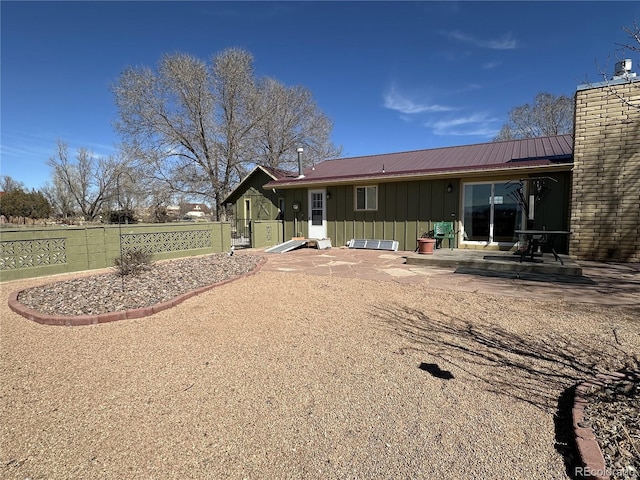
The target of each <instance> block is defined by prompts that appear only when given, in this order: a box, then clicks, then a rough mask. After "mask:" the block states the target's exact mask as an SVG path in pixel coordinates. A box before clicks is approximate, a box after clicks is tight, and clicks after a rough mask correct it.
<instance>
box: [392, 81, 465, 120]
mask: <svg viewBox="0 0 640 480" xmlns="http://www.w3.org/2000/svg"><path fill="white" fill-rule="evenodd" d="M384 106H385V108H388V109H389V110H395V111H397V112H400V113H403V114H405V115H411V114H418V113H429V112H451V111H453V110H456V109H455V108H454V107H450V106H447V105H441V104H438V103H431V102H426V101H424V100H421V99H418V98H412V97H411V96H409V95H408V94H405V93H401V92H400V91H399V90H398V88H397V87H396V86H395V85H393V86H391V88H390V89H389V91H387V93H385V94H384Z"/></svg>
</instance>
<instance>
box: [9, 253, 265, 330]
mask: <svg viewBox="0 0 640 480" xmlns="http://www.w3.org/2000/svg"><path fill="white" fill-rule="evenodd" d="M266 261H267V259H266V258H265V257H260V260H259V261H258V263H257V265H256V266H255V268H254V269H253V270H251V271H249V272H245V273H243V274H240V275H238V276H235V277H232V278H227V279H225V280H222V281H220V282H217V283H212V284H211V285H206V286H204V287H200V288H197V289H195V290H191V291H190V292H187V293H183V294H182V295H178V296H177V297H174V298H172V299H171V300H167V301H166V302H161V303H156V304H155V305H151V306H149V307H142V308H135V309H132V310H122V311H118V312H107V313H101V314H98V315H77V316H69V315H48V314H45V313H41V312H38V311H37V310H33V309H32V308H28V307H26V306H25V305H23V304H22V303H20V302H19V301H18V296H19V295H20V293H22V291H23V290H16V291H13V292H11V294H9V301H8V304H9V308H10V309H11V310H13V311H14V312H15V313H17V314H18V315H22V316H23V317H25V318H26V319H28V320H31V321H33V322H36V323H40V324H43V325H57V326H68V327H78V326H82V325H97V324H99V323H107V322H115V321H118V320H131V319H134V318H143V317H147V316H149V315H153V314H155V313H158V312H161V311H163V310H167V309H169V308H172V307H175V306H176V305H179V304H180V303H182V302H184V301H185V300H187V299H189V298H191V297H195V296H196V295H200V294H201V293H204V292H206V291H209V290H211V289H213V288H215V287H220V286H222V285H225V284H227V283H231V282H233V281H235V280H239V279H240V278H245V277H249V276H251V275H254V274H256V273H258V271H260V269H261V268H262V266H263V265H264V264H265V263H266Z"/></svg>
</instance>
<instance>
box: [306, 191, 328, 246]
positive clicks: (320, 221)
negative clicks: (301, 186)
mask: <svg viewBox="0 0 640 480" xmlns="http://www.w3.org/2000/svg"><path fill="white" fill-rule="evenodd" d="M326 193H327V192H326V191H325V190H324V189H322V190H309V238H319V239H323V238H327V207H326V204H325V196H326Z"/></svg>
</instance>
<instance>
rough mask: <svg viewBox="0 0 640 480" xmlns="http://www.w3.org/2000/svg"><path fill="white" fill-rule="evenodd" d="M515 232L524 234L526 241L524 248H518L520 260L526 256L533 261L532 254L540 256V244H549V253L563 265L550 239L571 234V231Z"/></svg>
mask: <svg viewBox="0 0 640 480" xmlns="http://www.w3.org/2000/svg"><path fill="white" fill-rule="evenodd" d="M515 233H516V234H517V235H522V236H524V237H525V242H526V244H525V248H523V249H521V250H520V262H522V261H523V260H525V259H526V258H527V257H529V258H530V261H532V262H535V259H534V258H533V257H534V255H538V256H542V249H541V247H542V245H544V244H549V246H550V248H551V253H553V256H554V258H555V259H556V261H559V262H560V264H561V265H564V262H563V261H562V259H561V258H560V256H559V255H558V253H557V252H556V250H555V248H554V247H553V242H552V240H553V238H554V237H556V236H562V235H571V232H569V231H566V230H515ZM540 261H542V260H540Z"/></svg>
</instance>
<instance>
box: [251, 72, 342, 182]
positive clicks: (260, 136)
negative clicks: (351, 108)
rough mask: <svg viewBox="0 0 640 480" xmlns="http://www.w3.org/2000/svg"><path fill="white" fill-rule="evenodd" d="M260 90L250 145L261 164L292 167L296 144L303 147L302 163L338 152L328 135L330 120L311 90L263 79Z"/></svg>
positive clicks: (336, 155) (324, 157)
mask: <svg viewBox="0 0 640 480" xmlns="http://www.w3.org/2000/svg"><path fill="white" fill-rule="evenodd" d="M260 93H261V94H260V104H259V108H260V110H261V112H262V113H261V115H259V116H260V117H261V119H262V120H261V121H260V122H259V123H258V128H257V130H258V133H257V135H256V142H255V144H254V148H255V149H256V152H255V155H256V158H258V159H259V162H260V163H261V164H263V165H268V166H271V167H275V168H282V169H285V170H287V169H288V170H295V168H296V165H297V161H298V156H297V152H296V150H297V148H298V147H303V148H304V151H305V155H304V157H303V164H305V165H310V164H312V163H317V162H319V161H322V160H325V159H327V158H335V157H338V156H340V155H341V153H342V149H341V148H339V147H336V146H334V145H333V143H332V142H331V139H330V138H329V136H330V134H331V130H332V128H333V125H332V122H331V120H330V119H329V118H328V117H327V116H326V115H324V114H323V113H322V112H321V111H320V109H318V107H317V105H316V104H315V102H314V100H313V97H312V95H311V92H309V91H308V90H307V89H305V88H303V87H300V86H297V87H290V88H289V87H286V86H284V85H282V84H281V83H279V82H277V81H275V80H273V79H271V78H267V79H265V80H264V81H263V82H262V84H261V85H260Z"/></svg>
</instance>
